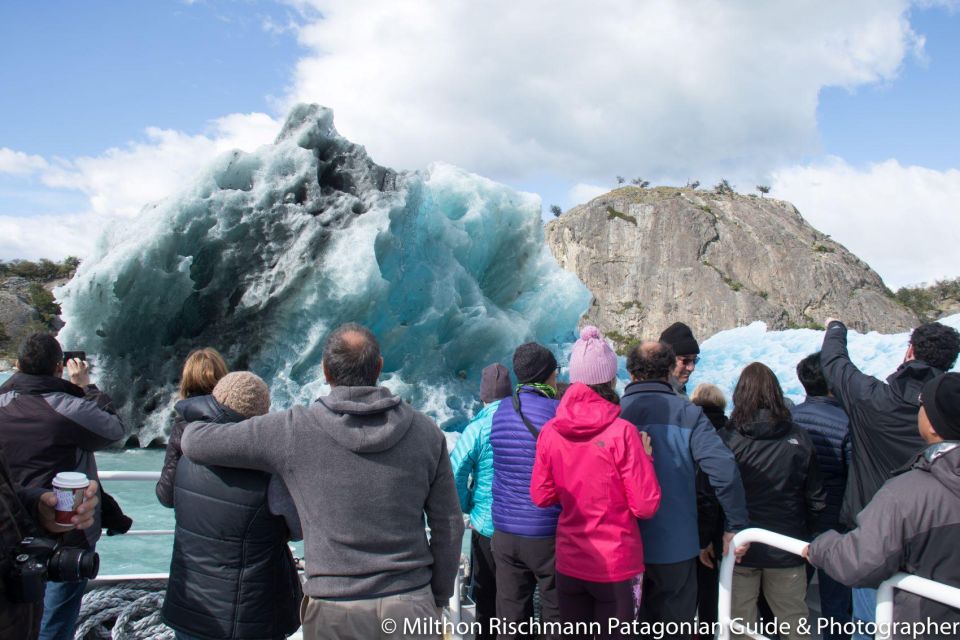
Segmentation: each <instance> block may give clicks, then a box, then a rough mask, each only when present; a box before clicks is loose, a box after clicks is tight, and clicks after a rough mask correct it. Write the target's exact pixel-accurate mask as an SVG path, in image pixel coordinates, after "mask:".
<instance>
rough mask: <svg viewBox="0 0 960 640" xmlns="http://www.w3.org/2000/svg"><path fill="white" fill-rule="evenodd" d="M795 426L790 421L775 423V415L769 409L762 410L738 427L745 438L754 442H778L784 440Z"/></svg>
mask: <svg viewBox="0 0 960 640" xmlns="http://www.w3.org/2000/svg"><path fill="white" fill-rule="evenodd" d="M792 425H793V423H792V422H790V421H789V420H781V421H780V422H775V421H774V420H773V415H771V413H770V411H769V410H768V409H761V410H760V411H758V412H757V415H755V416H754V418H753V420H750V421H749V422H741V423H739V424H737V425H735V426H736V429H737V431H739V432H740V433H741V434H742V435H743V436H745V437H747V438H752V439H753V440H776V439H778V438H782V437H784V436H785V435H787V433H789V431H790V427H791V426H792Z"/></svg>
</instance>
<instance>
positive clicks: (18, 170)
mask: <svg viewBox="0 0 960 640" xmlns="http://www.w3.org/2000/svg"><path fill="white" fill-rule="evenodd" d="M47 167H48V164H47V161H46V160H45V159H44V158H43V157H41V156H32V155H28V154H26V153H23V152H22V151H14V150H13V149H8V148H7V147H0V173H7V174H11V175H19V176H26V175H31V174H34V173H37V172H38V171H41V170H43V169H46V168H47Z"/></svg>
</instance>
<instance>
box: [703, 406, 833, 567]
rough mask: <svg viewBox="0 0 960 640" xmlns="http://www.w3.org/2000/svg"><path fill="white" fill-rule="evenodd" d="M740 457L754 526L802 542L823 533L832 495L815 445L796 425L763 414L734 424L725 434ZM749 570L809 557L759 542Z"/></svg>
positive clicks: (722, 434) (791, 564)
mask: <svg viewBox="0 0 960 640" xmlns="http://www.w3.org/2000/svg"><path fill="white" fill-rule="evenodd" d="M720 437H721V438H723V441H724V442H725V443H726V445H727V446H728V447H730V450H731V451H733V455H734V456H735V457H736V459H737V465H738V466H739V467H740V477H741V478H743V487H744V489H745V490H746V492H747V511H748V512H749V514H750V526H751V527H760V528H761V529H768V530H770V531H774V532H776V533H782V534H783V535H786V536H790V537H793V538H800V539H801V540H809V539H810V535H811V533H813V532H815V531H818V530H819V522H818V520H819V516H820V513H821V512H822V511H823V509H824V508H825V507H826V493H825V492H824V490H823V482H822V481H821V479H820V469H819V467H818V466H817V457H816V453H815V452H814V448H813V442H812V441H811V440H810V436H808V435H807V433H806V432H805V431H804V430H803V429H801V428H799V427H797V426H796V425H794V424H793V423H792V422H789V421H784V422H777V423H774V421H773V420H772V419H771V417H770V414H769V412H768V411H761V412H760V413H759V414H758V415H757V417H756V419H754V420H753V421H751V422H745V423H741V424H738V423H735V422H731V426H730V428H728V429H723V430H722V431H721V432H720ZM742 564H743V566H745V567H759V568H776V567H795V566H798V565H801V564H803V558H801V557H800V556H796V555H793V554H792V553H788V552H787V551H781V550H780V549H776V548H774V547H770V546H767V545H765V544H753V545H751V546H750V550H749V551H748V552H747V554H746V555H745V556H744V558H743V560H742Z"/></svg>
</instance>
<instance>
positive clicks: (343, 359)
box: [323, 322, 383, 387]
mask: <svg viewBox="0 0 960 640" xmlns="http://www.w3.org/2000/svg"><path fill="white" fill-rule="evenodd" d="M382 368H383V358H381V357H380V345H379V344H378V343H377V338H376V336H374V335H373V333H371V332H370V330H369V329H367V328H366V327H364V326H361V325H359V324H356V323H355V322H348V323H347V324H342V325H340V326H339V327H337V328H336V329H334V330H333V333H331V334H330V335H329V336H328V337H327V341H326V343H325V344H324V345H323V374H324V376H326V378H327V382H328V383H329V384H330V386H333V387H375V386H376V385H377V378H379V377H380V370H381V369H382Z"/></svg>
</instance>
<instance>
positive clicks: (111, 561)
mask: <svg viewBox="0 0 960 640" xmlns="http://www.w3.org/2000/svg"><path fill="white" fill-rule="evenodd" d="M97 466H98V467H99V468H100V470H101V471H160V468H161V467H162V466H163V450H161V449H127V450H125V451H117V452H104V451H101V452H99V453H97ZM155 485H156V482H154V481H152V480H151V481H148V482H144V481H119V480H108V481H106V482H105V483H104V485H103V487H104V489H106V490H107V491H108V492H109V493H110V494H111V495H113V497H114V498H116V499H117V502H119V503H120V506H121V507H123V511H124V513H126V514H127V515H128V516H130V517H131V518H133V529H152V530H157V529H173V509H167V508H166V507H164V506H163V505H161V504H160V503H159V502H157V496H156V494H155V493H154V486H155ZM293 547H294V554H295V555H297V556H298V557H302V556H303V543H302V542H297V543H294V545H293ZM172 548H173V536H172V535H164V536H131V535H123V536H109V537H108V536H107V535H104V536H103V537H102V538H100V542H99V543H98V544H97V551H98V552H100V573H101V574H103V575H108V574H110V575H113V574H127V573H166V572H167V571H168V570H169V569H170V552H171V549H172Z"/></svg>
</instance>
